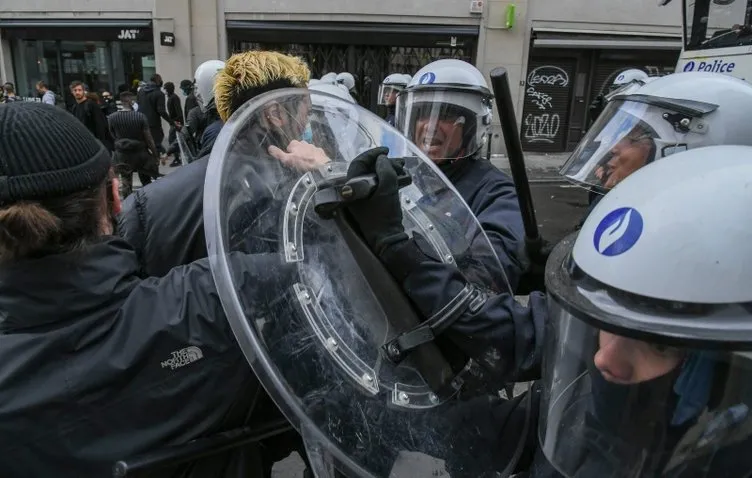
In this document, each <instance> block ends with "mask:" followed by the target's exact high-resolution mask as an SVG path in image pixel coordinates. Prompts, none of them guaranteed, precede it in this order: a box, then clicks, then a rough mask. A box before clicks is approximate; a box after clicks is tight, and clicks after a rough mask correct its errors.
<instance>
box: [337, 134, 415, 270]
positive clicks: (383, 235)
mask: <svg viewBox="0 0 752 478" xmlns="http://www.w3.org/2000/svg"><path fill="white" fill-rule="evenodd" d="M388 153H389V148H385V147H379V148H373V149H369V150H368V151H365V152H363V153H361V154H360V155H358V157H357V158H355V159H354V160H353V162H352V163H350V167H349V168H348V170H347V179H348V180H350V179H352V178H355V177H357V176H363V175H365V174H373V173H376V176H377V178H378V181H379V185H378V187H377V188H376V191H375V192H374V193H373V194H372V195H371V196H370V197H368V198H367V199H361V200H356V201H353V202H351V203H348V204H347V210H348V211H349V212H350V214H351V216H352V218H353V219H354V220H355V222H356V223H357V225H358V227H359V228H360V232H361V234H362V235H363V239H365V241H366V243H368V245H369V247H371V250H373V251H374V253H375V254H376V256H377V257H380V256H381V254H382V252H383V251H384V249H386V248H387V247H389V246H391V245H394V244H397V243H399V242H402V241H406V240H407V239H408V236H407V234H406V233H405V229H404V227H402V206H401V204H400V197H399V186H398V185H397V177H398V176H399V175H401V174H403V169H404V161H403V160H402V159H389V158H388V157H387V154H388Z"/></svg>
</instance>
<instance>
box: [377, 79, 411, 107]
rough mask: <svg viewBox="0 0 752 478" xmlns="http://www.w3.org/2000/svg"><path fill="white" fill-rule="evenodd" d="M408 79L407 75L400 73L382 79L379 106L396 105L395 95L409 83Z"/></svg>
mask: <svg viewBox="0 0 752 478" xmlns="http://www.w3.org/2000/svg"><path fill="white" fill-rule="evenodd" d="M409 78H410V77H409V75H403V74H401V73H392V74H391V75H389V76H387V77H386V78H384V81H382V82H381V86H380V87H379V104H380V105H386V106H394V105H395V104H396V95H398V94H399V93H401V92H402V90H404V89H405V87H406V86H407V84H408V83H410V79H409Z"/></svg>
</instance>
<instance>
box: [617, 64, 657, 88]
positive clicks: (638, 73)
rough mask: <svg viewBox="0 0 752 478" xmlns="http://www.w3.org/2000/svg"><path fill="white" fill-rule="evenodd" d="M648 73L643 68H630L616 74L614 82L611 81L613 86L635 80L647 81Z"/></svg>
mask: <svg viewBox="0 0 752 478" xmlns="http://www.w3.org/2000/svg"><path fill="white" fill-rule="evenodd" d="M648 78H649V77H648V74H647V73H645V72H644V71H642V70H638V69H636V68H632V69H629V70H624V71H622V72H621V73H619V74H618V75H616V78H614V81H613V83H611V85H612V86H621V85H626V84H627V83H631V82H633V81H645V80H647V79H648Z"/></svg>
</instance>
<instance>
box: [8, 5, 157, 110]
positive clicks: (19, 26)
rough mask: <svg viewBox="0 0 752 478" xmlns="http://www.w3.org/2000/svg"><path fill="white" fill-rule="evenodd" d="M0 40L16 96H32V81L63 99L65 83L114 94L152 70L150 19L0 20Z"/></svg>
mask: <svg viewBox="0 0 752 478" xmlns="http://www.w3.org/2000/svg"><path fill="white" fill-rule="evenodd" d="M0 32H1V33H2V40H3V42H8V43H9V46H10V52H11V56H12V65H13V75H12V76H13V77H12V78H10V79H6V78H3V81H13V80H15V81H14V83H15V85H16V90H17V94H18V95H19V96H22V97H36V96H37V94H36V83H37V82H38V81H40V80H42V81H44V82H46V83H47V84H48V85H49V86H50V89H52V90H53V91H54V92H56V93H58V94H59V93H63V94H65V96H66V101H67V102H71V101H72V98H71V97H70V93H69V91H68V85H70V83H71V82H73V81H76V80H80V81H83V82H84V83H85V84H87V85H88V87H89V90H90V91H93V92H101V91H104V90H108V91H111V92H113V93H116V92H117V91H118V90H119V88H123V87H122V85H127V87H129V88H131V87H133V85H134V82H135V84H137V83H138V81H139V80H148V79H149V78H150V77H151V75H153V74H154V73H155V72H156V67H155V59H154V41H153V35H152V28H151V21H150V20H132V19H129V20H94V21H89V20H54V21H46V20H19V19H3V20H0Z"/></svg>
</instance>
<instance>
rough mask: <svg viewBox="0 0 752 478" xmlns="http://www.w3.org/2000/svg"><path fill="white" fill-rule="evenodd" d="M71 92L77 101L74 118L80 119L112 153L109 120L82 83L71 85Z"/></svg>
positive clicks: (73, 109) (74, 107)
mask: <svg viewBox="0 0 752 478" xmlns="http://www.w3.org/2000/svg"><path fill="white" fill-rule="evenodd" d="M70 90H71V93H72V94H73V98H74V99H75V100H76V103H75V104H74V105H73V108H72V109H71V113H73V116H75V117H76V118H78V121H80V122H81V123H83V125H84V126H86V129H88V130H89V132H90V133H91V134H93V135H94V137H95V138H97V139H98V140H99V141H101V142H102V144H104V145H105V147H106V148H107V149H108V150H110V151H112V149H113V145H112V141H111V139H110V136H109V131H108V129H107V118H105V116H104V113H102V110H101V109H100V108H99V105H98V104H97V103H96V101H95V100H92V99H91V98H90V97H89V96H88V95H87V94H86V90H85V89H84V84H83V83H82V82H80V81H74V82H73V83H71V85H70ZM95 96H96V94H95Z"/></svg>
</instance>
